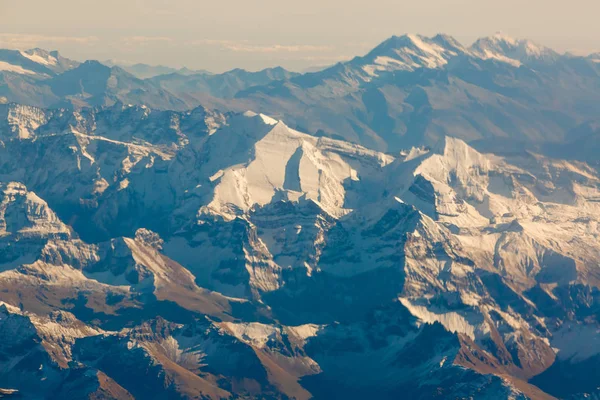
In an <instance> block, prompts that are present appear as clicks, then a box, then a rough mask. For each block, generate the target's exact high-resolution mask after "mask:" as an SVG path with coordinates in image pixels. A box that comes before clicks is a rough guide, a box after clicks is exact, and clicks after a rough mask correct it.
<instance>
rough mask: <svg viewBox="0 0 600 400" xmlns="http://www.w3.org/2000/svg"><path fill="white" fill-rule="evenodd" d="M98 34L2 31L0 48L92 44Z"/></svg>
mask: <svg viewBox="0 0 600 400" xmlns="http://www.w3.org/2000/svg"><path fill="white" fill-rule="evenodd" d="M98 40H99V39H98V37H96V36H45V35H32V34H19V33H0V48H5V49H30V48H33V47H52V46H57V45H64V44H82V45H86V44H90V43H94V42H97V41H98Z"/></svg>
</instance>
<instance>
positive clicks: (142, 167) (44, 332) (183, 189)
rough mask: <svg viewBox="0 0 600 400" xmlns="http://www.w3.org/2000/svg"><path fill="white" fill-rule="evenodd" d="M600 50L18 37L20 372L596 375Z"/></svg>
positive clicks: (8, 264) (187, 392) (27, 380)
mask: <svg viewBox="0 0 600 400" xmlns="http://www.w3.org/2000/svg"><path fill="white" fill-rule="evenodd" d="M599 68H600V63H598V62H597V60H596V58H595V56H590V57H575V56H572V55H561V54H558V53H556V52H554V51H552V50H550V49H547V48H544V47H541V46H538V45H535V44H533V43H532V42H529V41H526V40H515V39H511V38H508V37H505V36H502V35H495V36H493V37H490V38H485V39H480V40H478V41H477V42H476V43H475V44H473V45H472V46H471V47H469V48H466V47H464V46H462V45H461V44H460V43H458V42H457V41H456V40H454V39H453V38H451V37H449V36H445V35H438V36H435V37H433V38H426V37H422V36H418V35H407V36H402V37H392V38H390V39H389V40H387V41H385V42H384V43H382V44H381V45H379V46H378V47H376V48H375V49H373V50H372V51H371V52H370V53H368V54H367V55H365V56H363V57H357V58H355V59H353V60H351V61H348V62H345V63H340V64H337V65H335V66H333V67H330V68H328V69H325V70H323V71H319V72H314V73H306V74H293V73H290V72H288V71H285V70H283V69H279V68H276V69H271V70H265V71H261V72H257V73H249V72H247V71H242V70H233V71H230V72H226V73H224V74H206V73H194V74H182V73H178V72H169V73H168V74H163V75H158V76H154V77H150V78H146V79H140V78H139V77H136V76H134V75H133V74H131V73H130V72H127V71H126V70H125V69H123V68H121V67H118V66H107V65H105V64H102V63H99V62H95V61H86V62H83V63H77V62H74V61H70V60H66V59H64V58H62V57H61V56H60V55H59V54H58V53H56V52H50V53H48V52H44V51H42V50H32V51H28V52H19V51H3V52H0V69H1V70H2V71H0V78H1V79H2V84H1V85H0V96H3V97H5V101H3V102H1V103H2V104H0V395H1V396H7V397H8V398H33V399H38V398H39V399H51V398H73V399H79V398H89V399H133V398H136V399H167V398H168V399H191V398H194V399H195V398H198V399H200V398H227V399H229V398H277V399H286V398H295V399H309V398H316V399H326V398H348V399H359V398H361V399H362V398H366V397H376V398H381V399H388V398H389V399H392V398H411V399H436V398H437V399H455V398H458V399H462V398H474V399H553V398H560V399H588V398H592V399H593V398H597V397H600V389H599V386H600V335H599V332H600V321H599V317H600V268H599V265H600V241H599V239H600V169H599V168H600V164H599V163H598V156H597V154H598V153H597V152H596V151H595V150H596V149H597V147H598V141H597V140H596V139H597V138H598V134H599V133H600V130H599V128H598V127H599V125H598V122H599V121H598V115H600V114H599V111H600V109H599V106H598V104H600V103H599V102H597V100H598V98H597V97H598V96H599V94H598V93H600V92H599V91H598V90H597V89H598V87H599V86H600V75H599V72H600V69H599ZM249 110H251V111H249Z"/></svg>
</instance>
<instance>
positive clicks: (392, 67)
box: [355, 34, 464, 76]
mask: <svg viewBox="0 0 600 400" xmlns="http://www.w3.org/2000/svg"><path fill="white" fill-rule="evenodd" d="M462 51H464V49H463V48H462V46H461V45H460V44H459V43H458V42H457V41H456V40H454V39H453V38H451V37H449V36H442V35H438V36H435V37H433V38H427V37H425V36H421V35H415V34H407V35H403V36H392V37H391V38H389V39H387V40H386V41H384V42H383V43H381V44H380V45H379V46H377V47H375V48H374V49H373V50H372V51H371V52H370V53H369V54H367V55H366V56H365V57H363V58H360V59H357V60H355V62H358V63H360V64H362V70H363V71H364V72H366V73H367V74H368V75H369V76H377V75H378V74H379V73H380V72H389V71H413V70H416V69H419V68H427V69H436V68H440V67H442V66H444V65H446V64H447V63H448V60H449V59H450V58H452V57H455V56H457V55H458V54H459V53H461V52H462Z"/></svg>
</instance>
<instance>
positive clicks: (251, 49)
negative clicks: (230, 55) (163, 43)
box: [187, 39, 334, 53]
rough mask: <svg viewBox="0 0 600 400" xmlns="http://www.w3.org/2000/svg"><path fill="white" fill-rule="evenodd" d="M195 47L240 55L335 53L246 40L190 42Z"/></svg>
mask: <svg viewBox="0 0 600 400" xmlns="http://www.w3.org/2000/svg"><path fill="white" fill-rule="evenodd" d="M187 44H189V45H195V46H201V45H205V46H218V47H221V48H222V49H225V50H229V51H233V52H238V53H323V52H330V51H333V50H334V48H333V47H331V46H316V45H310V44H299V45H284V44H277V43H276V44H265V45H259V44H252V43H250V42H248V41H246V40H241V41H234V40H215V39H200V40H194V41H191V42H188V43H187Z"/></svg>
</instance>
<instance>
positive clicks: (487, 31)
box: [0, 0, 600, 72]
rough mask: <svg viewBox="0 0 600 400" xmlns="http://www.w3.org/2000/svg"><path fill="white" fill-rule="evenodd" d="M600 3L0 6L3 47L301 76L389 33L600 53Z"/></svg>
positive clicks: (52, 2)
mask: <svg viewBox="0 0 600 400" xmlns="http://www.w3.org/2000/svg"><path fill="white" fill-rule="evenodd" d="M599 15H600V1H599V0H570V1H565V0H411V1H404V0H218V1H212V0H0V48H21V49H23V48H31V47H42V48H45V49H48V50H55V49H56V50H59V51H60V52H61V53H62V54H63V55H64V56H66V57H70V58H74V59H77V60H84V59H97V60H106V59H116V60H119V61H122V62H129V63H136V62H142V63H147V64H162V65H169V66H174V67H181V66H187V67H189V68H195V69H208V70H211V71H214V72H220V71H225V70H228V69H232V68H235V67H240V68H246V69H249V70H257V69H261V68H265V67H271V66H276V65H281V66H283V67H285V68H289V69H292V70H302V69H304V68H307V67H310V66H315V65H329V64H333V63H335V62H337V61H340V60H345V59H349V58H351V57H353V56H355V55H362V54H364V53H366V52H367V51H368V50H370V49H371V48H373V47H375V46H376V45H377V44H378V43H380V42H381V41H383V40H385V39H386V38H388V37H390V36H392V35H401V34H404V33H419V34H423V35H426V36H431V35H434V34H436V33H447V34H450V35H452V36H454V37H455V38H457V39H458V40H459V41H461V42H462V43H463V44H465V45H468V44H471V43H472V42H473V41H474V40H475V39H476V38H477V37H482V36H488V35H492V34H494V33H495V32H498V31H501V32H503V33H505V34H507V35H510V36H514V37H519V38H529V39H532V40H534V41H536V42H538V43H540V44H543V45H546V46H549V47H552V48H554V49H556V50H558V51H567V50H569V51H576V52H578V53H589V52H593V51H600V23H599V17H598V16H599Z"/></svg>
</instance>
